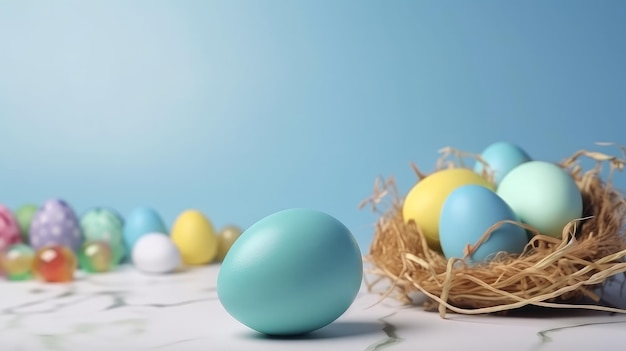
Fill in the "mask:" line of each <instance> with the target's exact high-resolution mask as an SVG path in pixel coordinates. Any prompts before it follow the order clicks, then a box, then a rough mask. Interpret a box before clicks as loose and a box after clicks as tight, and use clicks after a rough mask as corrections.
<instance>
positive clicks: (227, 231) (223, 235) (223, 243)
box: [216, 225, 241, 261]
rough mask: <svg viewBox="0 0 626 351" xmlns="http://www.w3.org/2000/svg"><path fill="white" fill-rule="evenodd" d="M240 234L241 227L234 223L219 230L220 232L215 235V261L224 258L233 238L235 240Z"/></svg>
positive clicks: (232, 242) (233, 241)
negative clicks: (216, 243)
mask: <svg viewBox="0 0 626 351" xmlns="http://www.w3.org/2000/svg"><path fill="white" fill-rule="evenodd" d="M240 235H241V229H239V227H237V226H234V225H229V226H226V227H224V228H222V230H220V233H219V235H218V236H217V242H218V245H217V258H216V260H217V261H223V260H224V257H226V254H227V253H228V250H230V247H231V246H233V244H234V243H235V240H237V239H238V238H239V236H240Z"/></svg>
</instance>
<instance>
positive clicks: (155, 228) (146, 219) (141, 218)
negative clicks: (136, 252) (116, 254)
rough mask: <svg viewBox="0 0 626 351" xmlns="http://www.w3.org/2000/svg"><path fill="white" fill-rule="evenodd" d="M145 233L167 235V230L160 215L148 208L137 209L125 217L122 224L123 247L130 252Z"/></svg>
mask: <svg viewBox="0 0 626 351" xmlns="http://www.w3.org/2000/svg"><path fill="white" fill-rule="evenodd" d="M146 233H161V234H163V235H167V233H168V230H167V227H166V226H165V224H164V223H163V219H161V215H159V213H158V212H157V211H155V210H154V209H152V208H150V207H145V206H142V207H137V208H135V209H133V210H132V211H131V212H130V214H129V215H128V216H127V217H126V221H125V223H124V245H126V249H127V250H128V251H129V252H132V250H133V247H134V246H135V243H136V242H137V240H138V239H139V238H140V237H141V236H142V235H144V234H146Z"/></svg>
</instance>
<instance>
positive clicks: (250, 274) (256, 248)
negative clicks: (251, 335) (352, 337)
mask: <svg viewBox="0 0 626 351" xmlns="http://www.w3.org/2000/svg"><path fill="white" fill-rule="evenodd" d="M362 277H363V262H362V259H361V253H360V250H359V247H358V244H357V243H356V240H355V239H354V237H353V236H352V234H351V233H350V230H348V228H346V226H345V225H343V224H342V223H341V222H340V221H339V220H337V219H336V218H334V217H332V216H330V215H328V214H326V213H323V212H319V211H315V210H310V209H290V210H284V211H280V212H277V213H274V214H272V215H270V216H268V217H265V218H263V219H261V220H260V221H258V222H257V223H255V224H254V225H252V226H251V227H250V228H248V229H247V230H246V231H245V232H244V233H243V234H242V235H241V236H240V237H239V239H237V241H235V243H234V245H233V246H232V247H231V249H230V250H229V251H228V254H227V255H226V257H225V258H224V261H223V263H222V266H221V268H220V272H219V275H218V280H217V293H218V297H219V299H220V302H221V303H222V305H223V306H224V308H225V309H226V311H227V312H228V313H230V315H231V316H233V317H234V318H235V319H237V320H238V321H239V322H241V323H242V324H244V325H246V326H248V327H249V328H251V329H254V330H256V331H258V332H261V333H264V334H268V335H297V334H304V333H308V332H311V331H314V330H317V329H319V328H322V327H324V326H326V325H328V324H330V323H332V322H333V321H334V320H336V319H337V318H339V316H341V315H342V314H343V313H344V312H345V311H346V310H347V309H348V308H349V307H350V305H351V304H352V302H353V301H354V299H355V298H356V295H357V293H358V291H359V288H360V286H361V280H362Z"/></svg>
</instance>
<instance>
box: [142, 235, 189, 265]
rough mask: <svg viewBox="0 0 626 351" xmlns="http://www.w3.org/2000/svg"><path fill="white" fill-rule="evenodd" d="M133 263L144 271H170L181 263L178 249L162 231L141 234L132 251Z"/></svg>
mask: <svg viewBox="0 0 626 351" xmlns="http://www.w3.org/2000/svg"><path fill="white" fill-rule="evenodd" d="M132 259H133V264H134V265H135V267H137V269H139V270H140V271H143V272H146V273H170V272H172V271H174V270H175V269H176V268H178V267H179V266H180V265H181V262H182V261H181V256H180V251H179V250H178V248H177V247H176V245H175V244H174V242H173V241H172V239H170V237H169V236H167V235H165V234H163V233H148V234H144V235H142V236H141V237H140V238H139V239H138V240H137V242H136V243H135V246H133V252H132Z"/></svg>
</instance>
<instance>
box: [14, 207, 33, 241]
mask: <svg viewBox="0 0 626 351" xmlns="http://www.w3.org/2000/svg"><path fill="white" fill-rule="evenodd" d="M38 209H39V206H37V205H35V204H26V205H22V206H20V207H19V208H18V209H17V210H15V219H17V222H18V223H19V225H20V233H21V234H22V240H23V241H24V242H25V243H27V242H29V239H28V234H29V232H30V224H31V222H32V221H33V217H35V213H37V210H38Z"/></svg>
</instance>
